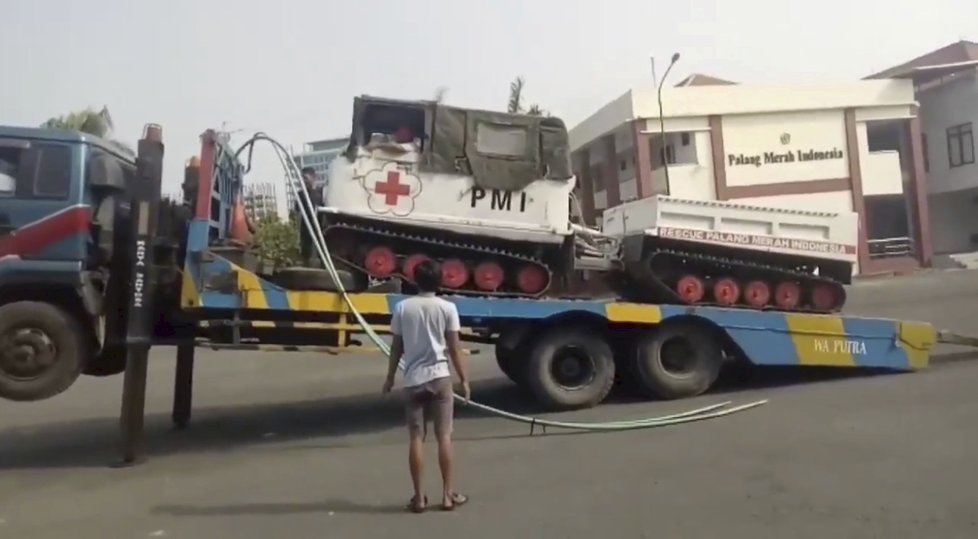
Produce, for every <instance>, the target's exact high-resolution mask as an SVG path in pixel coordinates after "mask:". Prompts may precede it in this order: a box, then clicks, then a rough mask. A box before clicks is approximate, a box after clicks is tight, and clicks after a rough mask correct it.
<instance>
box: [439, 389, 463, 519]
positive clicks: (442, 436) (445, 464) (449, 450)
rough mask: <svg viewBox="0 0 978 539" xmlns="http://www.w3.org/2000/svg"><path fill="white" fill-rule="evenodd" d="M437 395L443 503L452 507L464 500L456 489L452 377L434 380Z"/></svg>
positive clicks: (447, 506)
mask: <svg viewBox="0 0 978 539" xmlns="http://www.w3.org/2000/svg"><path fill="white" fill-rule="evenodd" d="M432 385H433V386H435V387H434V390H435V397H434V402H433V403H432V408H433V412H434V416H435V417H434V422H435V436H436V437H437V438H438V465H439V466H440V467H441V479H442V505H443V506H444V507H446V508H452V507H454V506H455V505H459V503H464V500H463V499H461V498H459V496H458V495H457V493H456V491H455V469H454V468H455V447H454V444H453V442H452V430H453V427H454V420H455V413H454V412H455V399H454V397H453V390H452V379H451V378H450V377H446V378H441V379H438V380H435V381H433V382H432Z"/></svg>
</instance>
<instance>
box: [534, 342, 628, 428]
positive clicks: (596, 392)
mask: <svg viewBox="0 0 978 539" xmlns="http://www.w3.org/2000/svg"><path fill="white" fill-rule="evenodd" d="M535 340H536V342H535V343H534V345H533V348H532V351H531V353H530V354H529V357H528V358H527V359H529V362H528V364H527V372H526V385H527V386H528V387H529V388H530V390H531V391H532V392H533V394H534V395H535V396H536V398H537V400H539V401H540V402H541V403H543V404H544V405H545V406H546V407H547V408H549V409H551V410H574V409H579V408H590V407H592V406H596V405H597V404H599V403H600V402H601V401H603V400H604V399H605V397H607V396H608V393H609V392H610V391H611V387H612V385H613V384H614V381H615V361H614V356H613V354H612V351H611V347H610V346H609V345H608V343H607V342H605V340H604V339H603V338H602V336H601V335H600V334H598V333H597V332H595V331H594V330H592V329H590V328H587V327H576V328H573V327H571V328H568V327H559V328H558V327H555V328H552V329H550V330H549V331H547V332H546V333H544V334H543V335H542V336H540V337H539V338H538V339H535Z"/></svg>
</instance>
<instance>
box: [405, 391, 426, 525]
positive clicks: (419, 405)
mask: <svg viewBox="0 0 978 539" xmlns="http://www.w3.org/2000/svg"><path fill="white" fill-rule="evenodd" d="M405 393H406V397H407V404H406V412H407V425H408V437H409V441H408V467H409V468H410V470H411V483H412V484H413V485H414V499H413V500H412V501H413V504H412V505H413V506H415V507H419V506H420V504H422V503H423V502H424V494H423V493H422V492H421V487H422V483H423V480H424V439H423V436H424V405H425V401H424V392H423V390H422V391H418V390H413V391H412V390H410V389H408V390H407V391H405Z"/></svg>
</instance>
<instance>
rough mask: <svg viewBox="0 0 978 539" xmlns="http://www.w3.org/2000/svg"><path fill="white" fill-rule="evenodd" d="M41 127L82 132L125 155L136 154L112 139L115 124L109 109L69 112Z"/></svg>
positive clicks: (125, 145) (49, 119)
mask: <svg viewBox="0 0 978 539" xmlns="http://www.w3.org/2000/svg"><path fill="white" fill-rule="evenodd" d="M41 127H43V128H46V129H67V130H70V131H81V132H82V133H88V134H89V135H94V136H96V137H99V138H102V139H105V140H107V141H108V142H109V143H111V144H113V145H115V146H116V147H118V148H119V149H120V150H122V151H123V152H125V153H129V154H135V152H133V150H132V148H130V147H129V145H127V144H126V143H124V142H122V141H119V140H116V139H113V138H111V136H112V131H113V129H115V124H113V123H112V115H111V114H110V113H109V108H108V107H106V106H103V107H102V109H101V110H95V109H93V108H91V107H88V108H86V109H84V110H79V111H73V112H69V113H68V114H65V115H62V116H56V117H53V118H48V120H47V121H45V122H44V123H43V124H41Z"/></svg>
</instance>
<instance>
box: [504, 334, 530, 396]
mask: <svg viewBox="0 0 978 539" xmlns="http://www.w3.org/2000/svg"><path fill="white" fill-rule="evenodd" d="M526 354H527V350H526V347H525V346H518V347H516V348H506V347H504V346H503V345H502V344H501V343H496V364H497V365H499V370H501V371H503V374H505V375H506V377H507V378H509V379H510V380H512V381H513V382H514V383H515V384H516V385H519V386H522V385H524V383H525V381H526V370H527V364H528V363H529V361H528V358H527V357H526Z"/></svg>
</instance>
